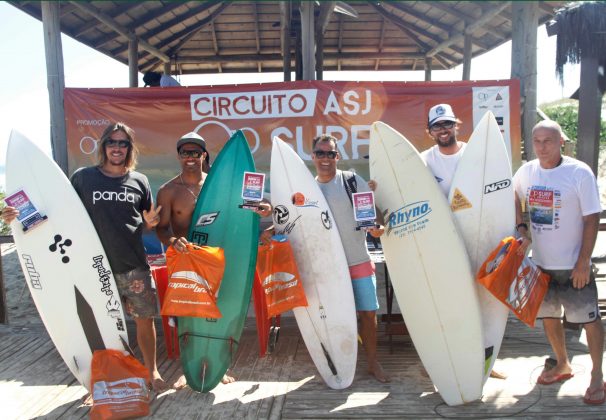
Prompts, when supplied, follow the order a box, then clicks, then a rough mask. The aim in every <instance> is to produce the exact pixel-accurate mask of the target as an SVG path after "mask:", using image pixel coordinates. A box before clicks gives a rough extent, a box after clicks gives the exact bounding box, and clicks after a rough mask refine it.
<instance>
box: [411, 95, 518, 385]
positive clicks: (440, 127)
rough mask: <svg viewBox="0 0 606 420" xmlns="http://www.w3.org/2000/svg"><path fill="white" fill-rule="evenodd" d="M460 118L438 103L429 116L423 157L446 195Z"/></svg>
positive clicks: (457, 151)
mask: <svg viewBox="0 0 606 420" xmlns="http://www.w3.org/2000/svg"><path fill="white" fill-rule="evenodd" d="M459 124H461V120H459V119H458V118H457V117H456V116H455V114H454V112H453V111H452V107H451V106H450V105H448V104H438V105H434V106H433V107H431V109H430V110H429V115H428V117H427V133H428V134H429V136H430V137H431V138H432V139H434V141H435V142H436V144H435V146H432V147H430V148H429V149H427V150H425V151H423V152H422V153H421V158H423V160H424V161H425V164H426V165H427V167H428V168H429V169H430V170H431V172H432V173H433V176H434V177H435V178H436V181H437V182H438V185H439V186H440V189H441V190H442V192H443V193H444V195H445V196H446V197H448V193H449V191H450V184H451V183H452V178H453V177H454V173H455V171H456V170H457V165H458V164H459V160H460V159H461V156H463V152H464V151H465V146H466V145H467V143H464V142H461V141H458V140H457V134H458V131H459ZM490 376H491V377H493V378H499V379H505V378H506V376H505V375H504V374H502V373H500V372H496V371H494V370H493V371H492V372H491V374H490Z"/></svg>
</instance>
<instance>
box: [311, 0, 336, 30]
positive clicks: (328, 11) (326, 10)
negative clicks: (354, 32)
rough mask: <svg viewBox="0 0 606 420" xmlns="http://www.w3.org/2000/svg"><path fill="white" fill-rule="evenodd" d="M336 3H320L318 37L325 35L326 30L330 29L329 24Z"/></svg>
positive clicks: (317, 25)
mask: <svg viewBox="0 0 606 420" xmlns="http://www.w3.org/2000/svg"><path fill="white" fill-rule="evenodd" d="M336 3H337V2H336V1H323V2H321V3H320V15H319V16H318V21H317V22H316V28H317V29H316V36H317V35H318V34H322V35H323V34H325V33H326V28H328V24H329V23H330V18H331V16H332V12H333V10H334V9H335V4H336Z"/></svg>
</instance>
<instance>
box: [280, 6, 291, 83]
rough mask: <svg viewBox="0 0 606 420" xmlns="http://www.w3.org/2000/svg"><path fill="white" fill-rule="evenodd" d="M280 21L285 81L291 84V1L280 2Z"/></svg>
mask: <svg viewBox="0 0 606 420" xmlns="http://www.w3.org/2000/svg"><path fill="white" fill-rule="evenodd" d="M280 21H281V28H280V30H281V37H282V69H283V71H284V81H285V82H290V80H291V74H290V1H281V2H280Z"/></svg>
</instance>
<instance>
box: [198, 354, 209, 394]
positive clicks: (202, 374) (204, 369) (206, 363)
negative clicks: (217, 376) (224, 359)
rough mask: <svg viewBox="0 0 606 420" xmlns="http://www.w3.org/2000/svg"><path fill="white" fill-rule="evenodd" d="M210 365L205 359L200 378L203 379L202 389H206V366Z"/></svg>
mask: <svg viewBox="0 0 606 420" xmlns="http://www.w3.org/2000/svg"><path fill="white" fill-rule="evenodd" d="M207 367H208V362H206V361H204V362H203V363H202V370H201V371H200V379H202V388H201V389H202V390H204V382H205V380H206V368H207Z"/></svg>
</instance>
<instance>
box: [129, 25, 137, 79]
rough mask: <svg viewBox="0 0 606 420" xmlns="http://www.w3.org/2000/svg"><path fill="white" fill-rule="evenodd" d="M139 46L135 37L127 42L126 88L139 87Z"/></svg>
mask: <svg viewBox="0 0 606 420" xmlns="http://www.w3.org/2000/svg"><path fill="white" fill-rule="evenodd" d="M138 50H139V46H138V42H137V37H136V36H133V37H132V38H129V40H128V86H129V87H139V69H138V67H137V65H138V63H139V55H138V53H139V51H138Z"/></svg>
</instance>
